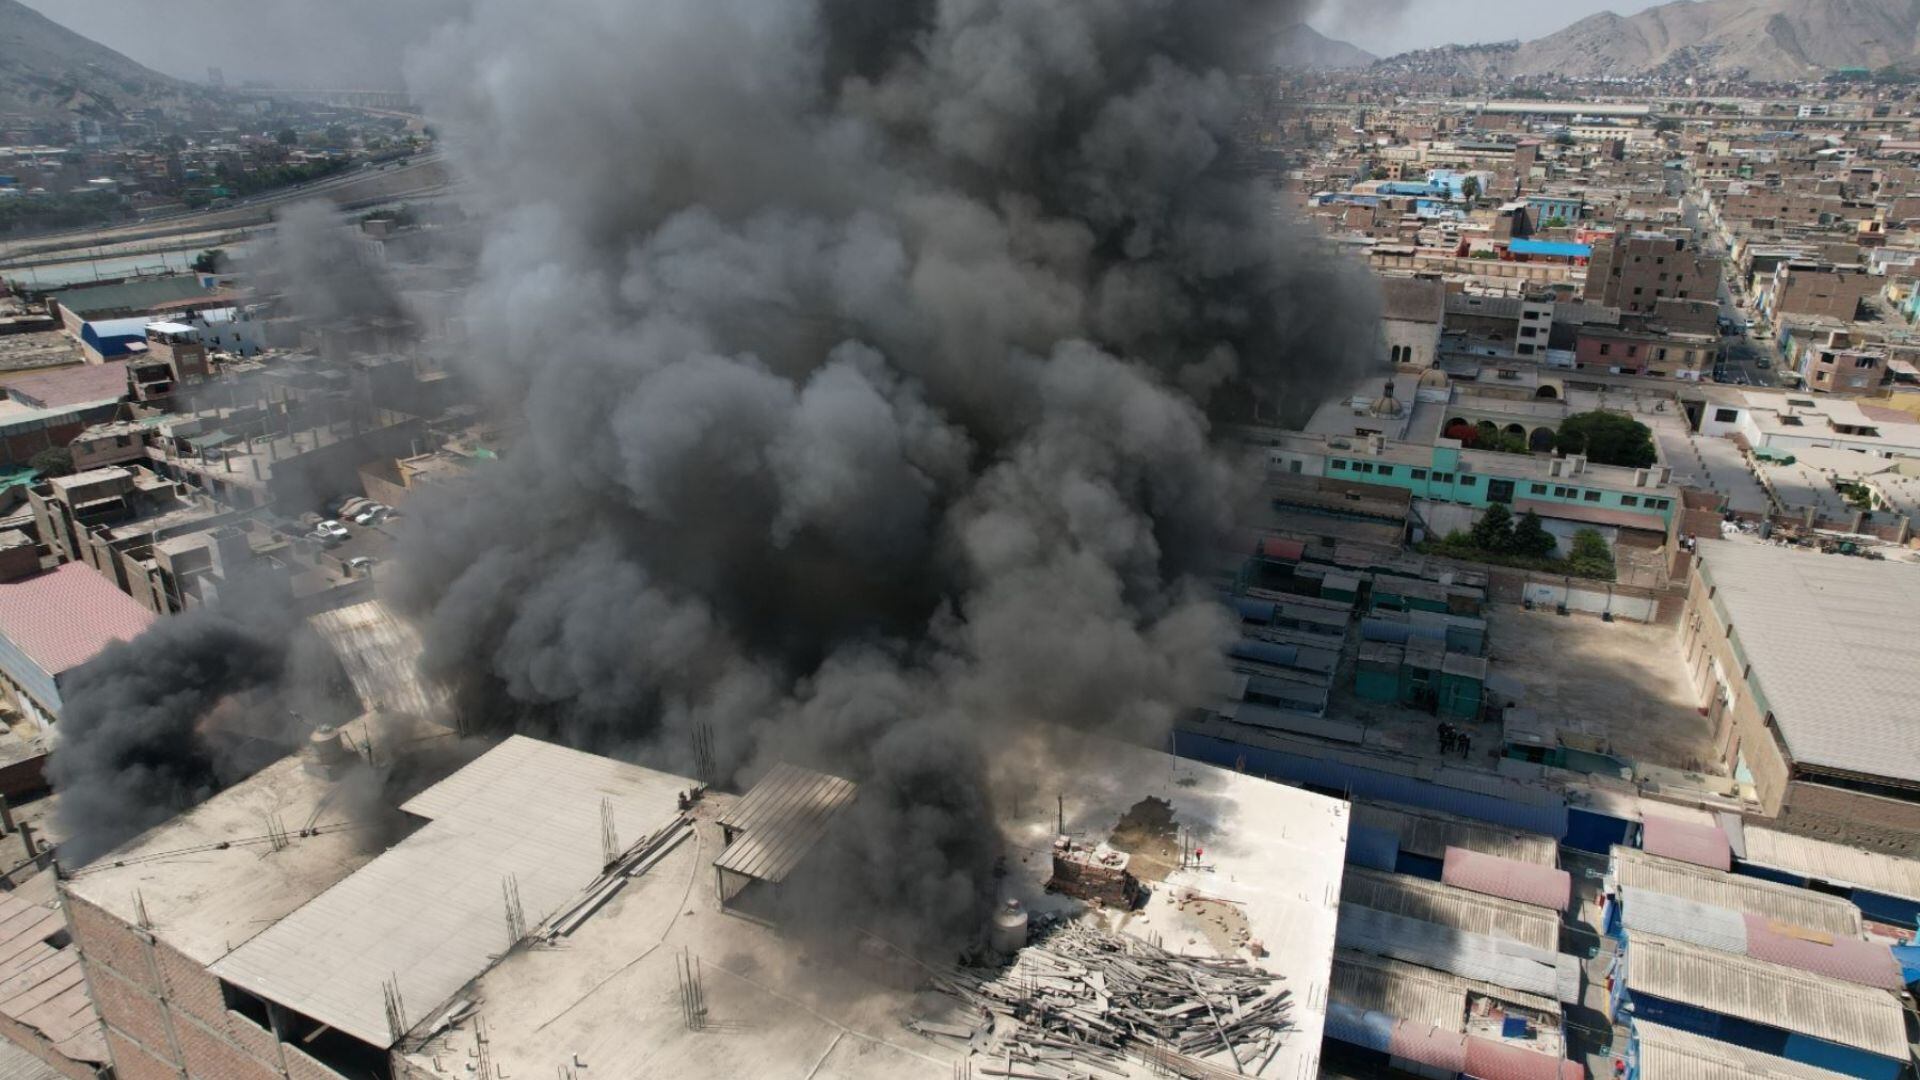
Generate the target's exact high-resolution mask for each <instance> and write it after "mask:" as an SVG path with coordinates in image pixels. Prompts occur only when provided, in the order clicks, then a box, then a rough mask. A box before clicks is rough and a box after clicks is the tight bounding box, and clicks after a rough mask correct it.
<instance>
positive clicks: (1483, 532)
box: [1467, 503, 1514, 555]
mask: <svg viewBox="0 0 1920 1080" xmlns="http://www.w3.org/2000/svg"><path fill="white" fill-rule="evenodd" d="M1467 538H1468V539H1469V540H1470V541H1472V543H1473V546H1474V547H1477V548H1479V549H1480V550H1481V551H1485V552H1490V553H1492V554H1495V555H1509V554H1512V553H1513V550H1514V548H1513V512H1512V511H1510V510H1508V509H1507V505H1506V504H1505V503H1494V504H1493V505H1491V506H1489V507H1487V509H1486V512H1484V513H1482V514H1481V515H1480V520H1479V521H1476V522H1474V523H1473V530H1472V531H1471V532H1469V533H1468V534H1467Z"/></svg>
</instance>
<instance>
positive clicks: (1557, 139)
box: [1553, 131, 1573, 146]
mask: <svg viewBox="0 0 1920 1080" xmlns="http://www.w3.org/2000/svg"><path fill="white" fill-rule="evenodd" d="M1553 142H1554V145H1555V146H1572V145H1573V132H1571V131H1562V132H1559V133H1558V134H1556V135H1554V137H1553Z"/></svg>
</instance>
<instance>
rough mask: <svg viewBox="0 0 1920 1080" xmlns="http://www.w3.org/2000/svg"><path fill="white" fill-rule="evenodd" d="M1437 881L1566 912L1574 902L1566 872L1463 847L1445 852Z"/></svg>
mask: <svg viewBox="0 0 1920 1080" xmlns="http://www.w3.org/2000/svg"><path fill="white" fill-rule="evenodd" d="M1440 880H1441V881H1444V882H1446V883H1447V884H1448V885H1457V886H1459V887H1460V888H1462V889H1467V890H1469V891H1471V892H1477V893H1486V894H1487V895H1488V896H1500V897H1505V898H1506V899H1508V900H1517V901H1519V902H1521V903H1523V904H1538V905H1540V906H1541V907H1547V908H1552V909H1554V910H1555V911H1565V910H1567V907H1568V905H1570V904H1571V903H1573V876H1572V875H1570V874H1568V873H1567V872H1566V871H1565V870H1559V869H1555V868H1553V867H1547V866H1537V865H1535V864H1533V863H1523V862H1519V861H1516V860H1514V859H1503V858H1501V857H1499V856H1498V855H1485V854H1482V853H1480V852H1478V851H1468V850H1467V849H1465V848H1457V847H1453V848H1448V849H1447V854H1446V858H1445V861H1444V862H1443V863H1442V864H1441V868H1440Z"/></svg>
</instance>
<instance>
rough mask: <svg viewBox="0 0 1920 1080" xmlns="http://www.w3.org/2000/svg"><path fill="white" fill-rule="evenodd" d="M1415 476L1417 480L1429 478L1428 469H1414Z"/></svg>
mask: <svg viewBox="0 0 1920 1080" xmlns="http://www.w3.org/2000/svg"><path fill="white" fill-rule="evenodd" d="M1413 478H1414V479H1415V480H1425V479H1426V478H1427V470H1425V469H1415V470H1413Z"/></svg>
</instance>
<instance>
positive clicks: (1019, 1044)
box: [933, 923, 1291, 1080]
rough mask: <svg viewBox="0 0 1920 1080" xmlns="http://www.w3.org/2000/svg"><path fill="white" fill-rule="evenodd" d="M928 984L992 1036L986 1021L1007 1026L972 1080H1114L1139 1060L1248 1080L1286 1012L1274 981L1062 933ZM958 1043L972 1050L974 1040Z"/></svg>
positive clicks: (1119, 941) (1135, 944)
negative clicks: (1203, 1063)
mask: <svg viewBox="0 0 1920 1080" xmlns="http://www.w3.org/2000/svg"><path fill="white" fill-rule="evenodd" d="M933 982H934V985H935V986H936V987H937V988H939V989H940V990H942V991H943V992H945V993H947V994H950V995H952V996H954V997H957V998H959V999H960V1000H961V1001H963V1002H965V1003H967V1004H968V1005H970V1006H972V1007H973V1008H974V1009H975V1010H977V1011H978V1012H979V1014H980V1015H981V1016H983V1017H988V1016H991V1017H994V1018H995V1019H996V1023H995V1024H994V1030H995V1034H996V1036H997V1035H999V1034H1000V1032H1001V1025H1000V1023H998V1022H997V1021H998V1020H1000V1019H1002V1018H1004V1019H1006V1020H1009V1021H1011V1023H1008V1024H1007V1025H1006V1029H1007V1031H1008V1034H1007V1035H1006V1036H1005V1037H1004V1038H997V1039H996V1042H997V1044H998V1047H997V1049H996V1050H995V1051H992V1052H989V1053H988V1055H987V1058H986V1063H985V1064H984V1065H981V1066H976V1069H977V1071H980V1072H982V1073H984V1074H986V1075H989V1076H1009V1077H1022V1078H1026V1080H1067V1078H1070V1077H1090V1076H1094V1075H1096V1074H1099V1075H1107V1074H1111V1075H1122V1074H1123V1073H1124V1071H1125V1070H1124V1069H1123V1067H1122V1065H1121V1063H1122V1062H1123V1061H1124V1060H1125V1059H1126V1058H1127V1056H1128V1055H1130V1054H1132V1055H1135V1056H1138V1055H1139V1054H1142V1053H1149V1052H1150V1053H1151V1054H1152V1056H1154V1057H1155V1058H1156V1059H1157V1060H1158V1059H1163V1058H1169V1057H1175V1056H1177V1057H1181V1058H1186V1057H1189V1056H1191V1057H1194V1058H1201V1057H1209V1056H1213V1055H1215V1054H1220V1055H1224V1057H1226V1058H1228V1059H1230V1060H1231V1061H1232V1063H1233V1073H1237V1074H1239V1075H1246V1076H1257V1075H1259V1073H1260V1070H1261V1069H1262V1068H1263V1067H1264V1066H1265V1065H1266V1064H1267V1063H1268V1062H1270V1061H1271V1060H1272V1058H1273V1056H1274V1055H1275V1054H1276V1053H1277V1052H1278V1051H1279V1048H1280V1044H1281V1040H1282V1039H1283V1038H1284V1037H1285V1033H1286V1032H1287V1030H1288V1027H1289V1025H1288V1019H1287V1017H1288V1012H1289V1009H1290V1007H1291V1002H1290V1000H1289V994H1288V991H1287V990H1285V989H1283V988H1282V987H1281V985H1280V984H1281V978H1280V976H1278V975H1273V974H1269V973H1267V972H1265V971H1262V970H1260V969H1259V968H1256V967H1254V966H1253V965H1252V964H1251V963H1249V962H1247V961H1245V960H1241V959H1237V958H1228V959H1215V958H1208V957H1198V956H1181V955H1178V954H1175V953H1171V952H1168V951H1167V950H1165V949H1163V948H1160V947H1159V946H1157V945H1154V944H1151V943H1149V942H1146V941H1143V940H1141V939H1139V938H1135V937H1131V936H1128V935H1126V934H1115V933H1110V932H1108V931H1105V930H1102V929H1098V928H1096V927H1092V926H1087V925H1082V924H1073V923H1068V924H1063V925H1061V926H1059V927H1058V928H1056V929H1054V930H1053V931H1052V932H1051V933H1050V934H1048V935H1047V936H1046V937H1045V938H1043V939H1042V940H1041V941H1039V942H1037V943H1036V944H1033V945H1029V946H1027V947H1026V948H1025V949H1023V950H1021V952H1020V955H1019V956H1018V958H1017V959H1016V960H1015V962H1014V963H1013V964H1012V965H1011V966H1009V967H1006V968H1001V969H998V970H982V969H973V968H953V969H949V970H947V971H944V972H937V973H935V975H934V978H933ZM941 1034H946V1032H941ZM960 1034H961V1033H960V1032H957V1031H956V1032H953V1035H954V1037H956V1038H957V1037H959V1036H960ZM967 1034H968V1036H969V1038H968V1041H969V1042H970V1043H972V1045H973V1046H974V1047H976V1048H978V1047H979V1046H980V1040H979V1039H978V1038H975V1037H973V1036H974V1035H976V1034H977V1033H976V1032H968V1033H967ZM1195 1064H1196V1065H1198V1064H1200V1063H1199V1062H1198V1061H1196V1062H1195ZM1223 1065H1224V1062H1223ZM996 1069H999V1070H1001V1071H994V1070H996ZM1230 1075H1231V1074H1230Z"/></svg>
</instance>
